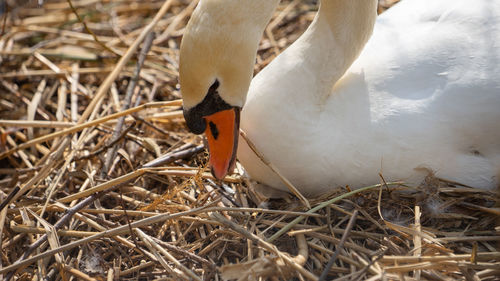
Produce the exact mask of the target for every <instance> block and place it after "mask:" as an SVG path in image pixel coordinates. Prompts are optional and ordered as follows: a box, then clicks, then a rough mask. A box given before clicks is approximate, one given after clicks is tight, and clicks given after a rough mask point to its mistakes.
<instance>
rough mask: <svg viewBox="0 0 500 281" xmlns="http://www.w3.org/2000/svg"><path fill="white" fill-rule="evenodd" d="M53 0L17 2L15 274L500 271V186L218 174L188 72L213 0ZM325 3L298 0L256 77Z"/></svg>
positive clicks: (4, 69)
mask: <svg viewBox="0 0 500 281" xmlns="http://www.w3.org/2000/svg"><path fill="white" fill-rule="evenodd" d="M42 2H43V3H42V5H41V6H38V3H35V1H18V2H17V3H16V1H2V3H1V4H0V6H1V7H0V8H1V9H0V12H1V13H2V15H1V18H2V21H1V31H2V35H1V38H0V46H1V51H0V60H1V65H0V67H1V71H0V91H1V95H0V182H1V184H0V188H1V190H0V197H2V200H1V201H2V202H3V203H2V204H1V206H2V211H1V212H0V233H1V235H2V236H1V247H2V256H1V259H0V261H1V268H0V274H1V275H2V277H3V279H7V280H8V279H12V278H15V279H19V280H35V279H38V280H40V279H42V278H46V280H71V279H72V280H75V279H78V280H157V279H158V280H233V279H234V280H316V279H318V278H319V276H321V275H322V274H324V275H325V276H326V278H327V279H328V280H332V279H335V280H379V279H380V280H382V279H383V280H399V279H401V280H499V278H498V276H500V251H499V246H498V243H499V240H500V234H499V231H500V229H499V228H498V216H499V210H498V208H495V204H497V201H498V197H497V195H496V194H495V193H494V192H492V191H485V190H480V189H475V188H473V187H467V186H461V185H460V184H458V183H450V182H446V181H443V180H439V179H435V178H434V177H432V175H429V177H428V179H427V180H426V182H424V183H423V184H422V185H421V186H419V187H411V186H405V185H404V184H401V183H388V182H385V181H384V180H383V177H381V183H380V184H379V185H374V186H370V187H365V188H360V189H355V190H351V189H350V188H349V187H339V188H338V189H337V190H333V191H332V194H329V195H327V196H326V195H325V196H324V197H323V198H316V199H314V200H310V201H309V204H310V205H311V206H312V207H313V208H312V209H309V208H307V207H305V205H304V203H303V201H301V200H299V199H297V198H295V197H293V196H289V197H284V198H281V199H270V198H266V197H265V196H264V195H263V194H262V193H260V192H259V191H258V189H257V188H256V185H255V183H253V182H251V181H250V180H249V179H248V178H247V177H245V176H244V173H243V171H242V168H241V167H238V169H239V170H240V171H239V173H236V174H234V175H231V176H229V177H227V178H226V179H225V180H224V181H223V182H216V181H215V180H214V179H213V178H212V176H211V175H210V174H209V173H208V172H207V171H208V170H207V168H206V166H207V154H206V152H205V150H204V146H203V141H202V138H201V137H199V136H195V135H193V134H191V133H189V132H188V131H187V130H186V128H185V124H184V120H183V118H182V108H181V100H180V94H179V89H178V83H177V75H178V73H177V69H178V65H177V61H178V54H179V44H180V41H181V37H182V33H183V30H184V27H185V25H186V23H187V20H188V19H189V16H190V14H191V12H192V11H193V9H194V7H195V5H196V1H194V2H191V1H184V0H168V1H165V2H164V1H131V0H79V1H76V0H71V1H70V0H67V1H66V0H53V1H42ZM393 2H395V1H381V3H380V10H379V12H382V11H383V10H384V9H386V8H388V7H389V6H390V5H391V4H392V3H393ZM316 5H317V4H316V3H315V1H300V0H293V1H284V2H283V3H281V4H280V6H279V8H278V10H277V11H276V13H275V14H274V16H273V19H272V20H271V22H270V24H269V26H268V28H267V29H266V32H265V36H264V38H263V40H262V42H261V44H260V48H259V54H258V61H257V65H256V69H255V71H256V72H258V71H259V70H260V69H262V68H263V67H264V66H265V65H267V64H268V63H269V62H270V61H271V60H272V59H273V58H274V57H275V56H276V55H277V54H278V53H280V52H281V51H282V50H283V49H284V48H286V47H287V46H288V45H289V44H290V43H291V42H293V41H294V40H295V39H296V38H297V37H298V36H300V34H301V33H302V32H303V31H304V30H305V28H306V27H307V25H308V24H309V23H310V22H311V20H312V19H313V17H314V14H315V9H316ZM263 206H265V207H266V208H262V207H263ZM495 226H497V228H496V229H495Z"/></svg>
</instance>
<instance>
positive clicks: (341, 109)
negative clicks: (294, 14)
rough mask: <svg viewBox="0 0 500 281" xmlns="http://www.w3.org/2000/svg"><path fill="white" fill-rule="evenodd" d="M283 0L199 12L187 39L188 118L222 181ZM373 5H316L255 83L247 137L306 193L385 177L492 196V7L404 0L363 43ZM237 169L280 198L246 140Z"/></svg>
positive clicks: (184, 82)
mask: <svg viewBox="0 0 500 281" xmlns="http://www.w3.org/2000/svg"><path fill="white" fill-rule="evenodd" d="M277 2H278V1H277V0H201V2H200V4H199V5H198V7H197V8H196V10H195V12H194V13H193V16H192V19H191V21H190V23H189V24H188V27H187V30H186V33H185V35H184V38H183V42H182V46H181V60H180V82H181V91H182V95H183V99H184V108H185V116H186V120H187V124H188V126H189V127H190V128H191V129H192V130H193V131H195V132H197V133H201V132H203V131H206V133H207V138H208V141H209V147H210V152H211V156H210V157H211V159H210V162H211V164H212V165H213V167H214V168H213V172H214V174H215V175H216V177H218V178H221V177H223V176H224V175H225V174H226V172H227V171H228V170H231V166H232V164H233V163H234V152H235V149H236V145H235V144H236V143H237V125H238V114H239V108H240V107H242V106H243V105H244V103H245V97H246V93H247V88H248V86H249V84H250V79H251V75H252V69H253V63H254V61H255V53H256V48H257V44H258V41H259V38H260V36H261V34H262V31H263V29H264V26H265V24H266V23H267V22H268V20H269V18H270V16H271V13H272V11H274V9H275V7H276V5H277ZM376 3H377V1H375V0H350V1H346V0H323V1H321V5H320V9H319V11H318V13H317V15H316V18H315V19H314V21H313V23H312V24H311V26H310V27H309V28H308V29H307V31H306V32H305V33H304V34H303V35H302V36H301V37H300V38H299V39H298V40H297V41H296V42H295V43H294V44H292V45H291V46H290V47H289V48H288V49H286V50H285V51H284V52H283V53H282V54H281V55H279V56H278V57H277V58H276V59H275V60H274V61H273V62H272V63H271V64H270V65H268V66H267V67H266V68H265V69H263V70H262V71H261V72H260V73H259V74H258V75H257V76H256V77H255V78H254V79H253V80H252V83H251V85H250V88H249V90H248V99H247V101H246V104H245V106H244V108H243V111H242V115H241V127H242V129H243V130H244V131H245V132H246V133H247V135H248V137H249V139H251V140H252V141H253V143H254V144H255V145H256V147H257V148H258V150H259V151H260V152H261V153H262V154H263V155H264V156H265V158H266V159H267V160H269V161H270V162H271V163H273V164H274V166H276V167H277V168H278V170H279V171H280V172H281V174H283V175H284V176H285V177H286V178H287V179H288V180H290V181H291V182H292V183H293V184H294V185H295V186H296V187H297V188H298V189H299V190H300V191H301V192H302V193H303V194H305V195H317V194H319V193H321V192H325V191H328V190H329V189H331V188H334V187H337V186H342V185H350V186H353V187H359V186H363V185H369V184H374V183H378V182H379V181H380V179H379V176H378V173H379V172H381V173H382V174H383V175H384V177H385V179H387V180H405V181H407V182H410V183H413V184H418V183H419V182H420V181H421V180H422V179H423V178H424V177H425V176H426V175H427V174H428V173H429V171H432V172H434V173H435V175H436V176H438V177H441V178H444V179H447V180H451V181H456V182H460V183H462V184H466V185H470V186H474V187H480V188H494V187H496V186H497V185H498V183H499V181H498V176H499V175H500V1H490V0H476V1H473V2H471V1H469V0H403V1H402V2H401V3H399V4H397V5H396V6H394V7H393V8H391V9H390V10H389V11H387V12H385V13H384V14H382V15H381V16H380V17H378V19H377V21H376V24H375V28H374V30H373V36H372V37H371V39H370V40H369V41H368V43H366V41H367V40H368V38H369V36H370V34H371V32H372V28H373V25H374V22H375V17H376V12H375V11H376ZM365 43H366V46H365ZM363 47H364V49H363ZM360 52H361V54H360ZM358 55H359V58H358ZM214 134H215V138H214ZM238 158H239V160H240V161H241V163H242V164H243V166H244V167H245V169H246V170H247V171H248V173H249V174H250V176H251V177H253V178H254V179H256V180H258V181H261V182H263V183H265V184H267V185H269V186H272V187H275V188H279V189H283V190H288V189H287V188H286V187H285V186H284V185H283V184H282V182H281V181H280V179H279V178H278V177H277V176H276V175H275V174H274V173H273V172H272V171H270V170H269V169H268V167H267V166H265V165H264V164H263V163H261V161H260V160H259V159H258V158H257V157H256V156H255V155H254V153H253V152H252V151H251V150H250V149H249V148H248V146H247V145H246V143H245V142H241V143H240V148H239V151H238Z"/></svg>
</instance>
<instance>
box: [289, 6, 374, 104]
mask: <svg viewBox="0 0 500 281" xmlns="http://www.w3.org/2000/svg"><path fill="white" fill-rule="evenodd" d="M376 17H377V0H322V1H321V4H320V8H319V11H318V13H317V14H316V17H315V18H314V21H313V22H312V23H311V25H310V26H309V28H308V29H307V30H306V31H305V32H304V34H303V35H302V36H301V37H300V38H299V39H298V40H297V41H296V42H295V43H294V44H292V46H290V47H289V49H287V50H286V51H285V53H287V52H289V54H288V56H291V57H292V58H294V59H298V60H300V64H301V68H303V70H305V71H308V72H310V73H313V74H314V76H315V77H314V79H316V80H317V81H318V83H316V85H318V86H319V85H321V86H320V87H322V88H324V89H318V91H316V93H315V94H318V95H320V97H319V98H323V96H327V95H329V94H330V92H331V89H332V87H333V86H334V84H335V83H336V82H337V81H338V80H339V79H340V78H341V77H342V76H343V75H344V73H345V72H346V70H347V69H348V68H349V67H350V66H351V64H352V63H353V62H354V60H355V59H356V58H357V57H358V56H359V54H360V53H361V51H362V50H363V47H364V46H365V44H366V42H367V41H368V39H369V38H370V36H371V34H372V31H373V26H374V24H375V19H376Z"/></svg>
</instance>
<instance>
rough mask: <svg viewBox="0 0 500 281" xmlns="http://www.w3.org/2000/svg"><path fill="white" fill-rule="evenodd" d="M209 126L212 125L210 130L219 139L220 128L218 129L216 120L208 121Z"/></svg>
mask: <svg viewBox="0 0 500 281" xmlns="http://www.w3.org/2000/svg"><path fill="white" fill-rule="evenodd" d="M208 126H210V132H211V133H212V136H213V137H214V139H215V140H217V138H218V137H219V129H217V125H215V123H214V122H212V121H210V122H208Z"/></svg>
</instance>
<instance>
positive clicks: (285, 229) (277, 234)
mask: <svg viewBox="0 0 500 281" xmlns="http://www.w3.org/2000/svg"><path fill="white" fill-rule="evenodd" d="M401 184H402V183H401V182H389V183H387V185H401ZM380 186H382V184H376V185H370V186H366V187H363V188H359V189H355V190H353V191H351V192H347V193H344V194H342V195H340V196H337V197H335V198H333V199H330V200H328V201H325V202H323V203H321V204H319V205H318V206H316V207H314V208H312V209H310V210H309V211H307V213H315V212H316V211H318V210H320V209H322V208H324V207H326V206H328V205H330V204H333V203H335V202H338V201H340V200H342V199H344V198H347V197H349V196H352V195H354V194H358V193H361V192H364V191H367V190H370V189H374V188H377V187H380ZM304 218H305V217H304V216H299V217H298V218H296V219H294V220H293V221H292V222H290V223H289V224H287V225H286V226H285V227H283V228H282V229H280V230H279V231H278V232H276V233H275V234H274V235H273V236H271V237H270V238H269V239H267V241H268V242H272V241H274V240H276V239H277V238H279V237H280V236H281V235H283V234H284V233H285V232H287V231H288V230H290V229H291V228H292V227H293V226H294V225H296V224H297V223H299V222H301V221H302V220H303V219H304Z"/></svg>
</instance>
